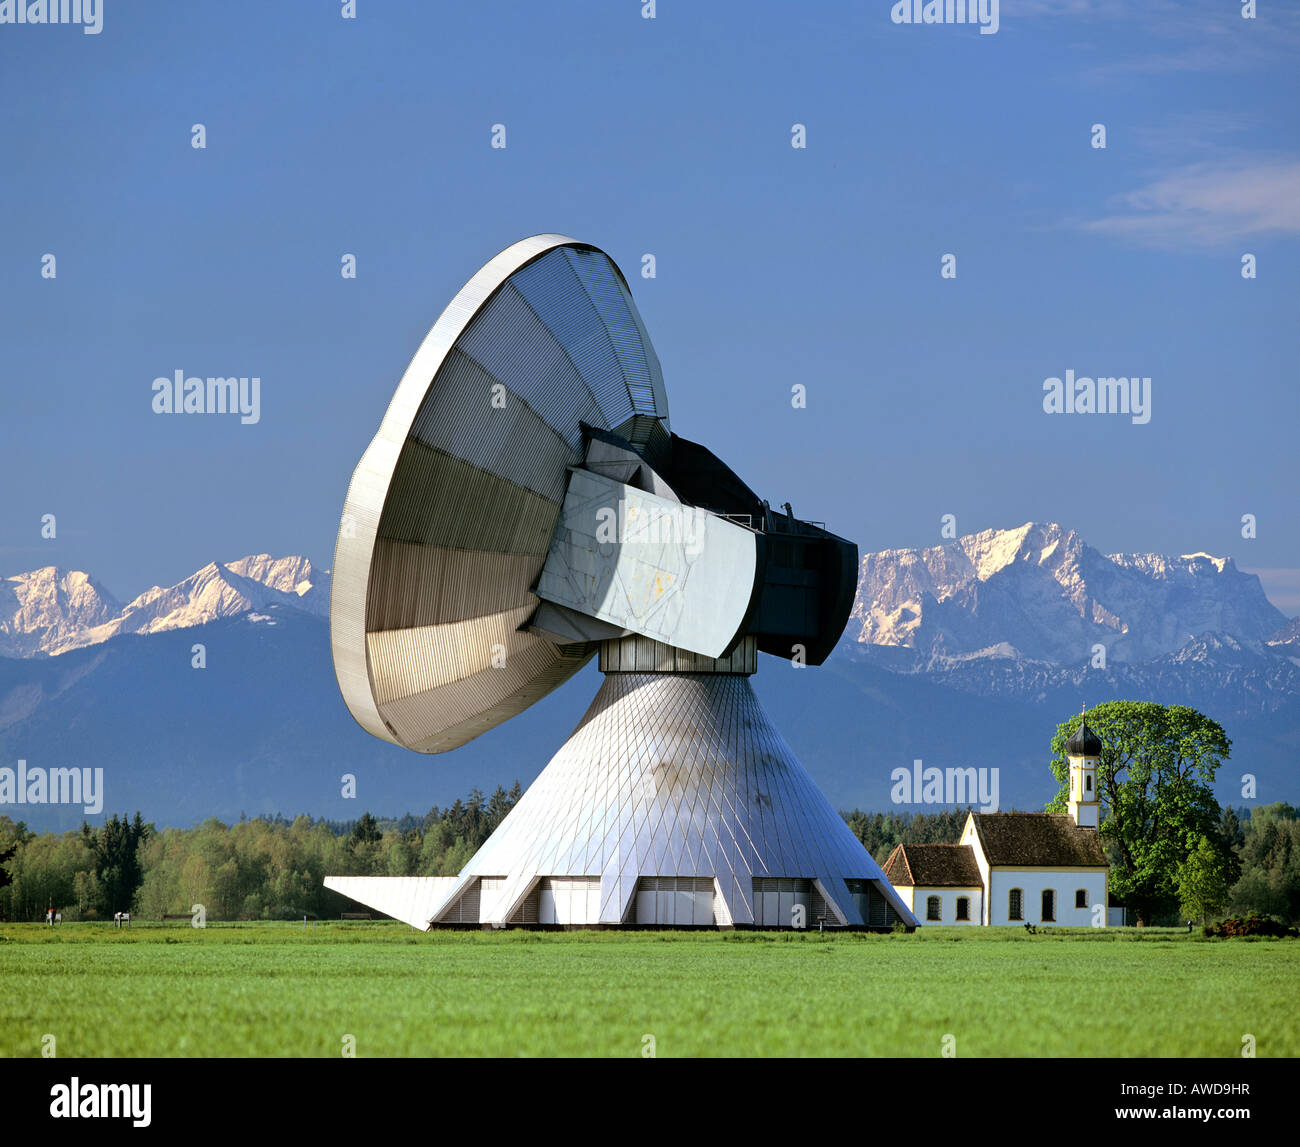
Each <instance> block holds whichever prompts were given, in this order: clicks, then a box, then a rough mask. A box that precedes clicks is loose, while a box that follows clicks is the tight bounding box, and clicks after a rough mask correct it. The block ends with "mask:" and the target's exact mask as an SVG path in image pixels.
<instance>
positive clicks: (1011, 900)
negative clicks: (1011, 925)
mask: <svg viewBox="0 0 1300 1147" xmlns="http://www.w3.org/2000/svg"><path fill="white" fill-rule="evenodd" d="M1024 918H1025V894H1024V893H1023V892H1022V891H1021V890H1020V889H1019V888H1013V889H1012V890H1011V891H1010V892H1009V893H1007V919H1008V920H1023V919H1024Z"/></svg>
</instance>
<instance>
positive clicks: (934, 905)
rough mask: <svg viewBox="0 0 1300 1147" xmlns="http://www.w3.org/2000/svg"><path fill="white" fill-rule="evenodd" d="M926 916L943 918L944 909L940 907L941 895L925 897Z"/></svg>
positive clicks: (934, 918)
mask: <svg viewBox="0 0 1300 1147" xmlns="http://www.w3.org/2000/svg"><path fill="white" fill-rule="evenodd" d="M925 918H926V919H927V920H942V919H943V910H942V909H941V908H940V900H939V897H937V896H927V897H926V898H925Z"/></svg>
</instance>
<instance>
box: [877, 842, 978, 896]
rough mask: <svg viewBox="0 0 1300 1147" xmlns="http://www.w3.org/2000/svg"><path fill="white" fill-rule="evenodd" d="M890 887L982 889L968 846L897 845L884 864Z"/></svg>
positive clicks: (972, 851)
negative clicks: (891, 885)
mask: <svg viewBox="0 0 1300 1147" xmlns="http://www.w3.org/2000/svg"><path fill="white" fill-rule="evenodd" d="M885 875H886V876H887V877H888V878H889V882H890V884H893V885H895V886H897V885H900V884H901V885H904V886H906V887H910V888H982V887H983V886H984V881H983V879H982V878H981V876H980V870H979V865H977V864H976V863H975V850H974V849H973V848H971V846H970V845H968V844H900V845H898V846H897V847H895V849H894V851H893V852H891V853H890V854H889V859H888V860H887V861H885Z"/></svg>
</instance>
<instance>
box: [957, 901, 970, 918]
mask: <svg viewBox="0 0 1300 1147" xmlns="http://www.w3.org/2000/svg"><path fill="white" fill-rule="evenodd" d="M957 919H958V920H969V919H970V897H969V896H958V897H957Z"/></svg>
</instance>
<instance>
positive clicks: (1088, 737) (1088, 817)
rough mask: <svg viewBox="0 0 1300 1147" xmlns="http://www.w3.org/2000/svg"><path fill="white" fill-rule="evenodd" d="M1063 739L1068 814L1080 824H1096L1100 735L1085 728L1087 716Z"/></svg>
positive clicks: (1086, 825) (1082, 825) (1099, 811)
mask: <svg viewBox="0 0 1300 1147" xmlns="http://www.w3.org/2000/svg"><path fill="white" fill-rule="evenodd" d="M1084 714H1085V715H1084V718H1083V719H1081V720H1080V721H1079V728H1078V730H1077V731H1076V732H1075V733H1074V734H1073V735H1072V736H1071V737H1070V739H1069V740H1068V741H1066V743H1065V755H1066V756H1067V757H1068V758H1069V759H1070V803H1069V812H1070V817H1071V819H1072V820H1073V821H1074V823H1075V824H1077V825H1078V826H1079V827H1080V828H1097V827H1098V826H1099V825H1100V824H1101V804H1100V802H1099V801H1098V799H1097V765H1098V764H1099V763H1100V761H1101V738H1100V737H1098V736H1097V734H1096V733H1094V732H1093V731H1092V730H1091V729H1089V728H1088V722H1087V719H1086V715H1087V710H1086V709H1085V710H1084Z"/></svg>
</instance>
